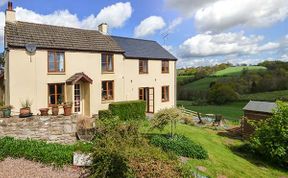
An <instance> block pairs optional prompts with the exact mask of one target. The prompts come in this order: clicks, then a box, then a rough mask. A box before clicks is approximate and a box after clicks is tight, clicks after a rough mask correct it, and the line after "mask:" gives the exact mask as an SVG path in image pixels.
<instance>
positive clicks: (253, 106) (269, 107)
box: [243, 101, 277, 113]
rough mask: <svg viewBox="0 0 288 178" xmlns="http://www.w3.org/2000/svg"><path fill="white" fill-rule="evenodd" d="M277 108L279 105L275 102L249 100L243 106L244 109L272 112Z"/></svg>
mask: <svg viewBox="0 0 288 178" xmlns="http://www.w3.org/2000/svg"><path fill="white" fill-rule="evenodd" d="M276 108H277V105H276V103H274V102H263V101H249V103H248V104H247V105H246V106H245V107H244V108H243V110H247V111H256V112H264V113H272V112H273V109H276Z"/></svg>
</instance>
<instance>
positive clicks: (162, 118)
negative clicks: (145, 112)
mask: <svg viewBox="0 0 288 178" xmlns="http://www.w3.org/2000/svg"><path fill="white" fill-rule="evenodd" d="M181 117H182V112H181V111H180V110H179V109H177V108H170V109H162V110H160V111H159V112H157V113H156V114H155V115H154V117H153V119H152V120H151V123H152V127H151V128H152V129H159V130H163V129H164V128H165V127H166V126H167V125H168V124H170V125H171V127H170V135H171V136H173V135H174V132H175V130H176V123H177V122H178V121H179V120H180V119H181Z"/></svg>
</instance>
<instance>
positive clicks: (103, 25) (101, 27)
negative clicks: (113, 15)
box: [98, 23, 108, 35]
mask: <svg viewBox="0 0 288 178" xmlns="http://www.w3.org/2000/svg"><path fill="white" fill-rule="evenodd" d="M98 31H99V32H100V33H102V34H103V35H108V24H107V23H101V24H100V25H99V26H98Z"/></svg>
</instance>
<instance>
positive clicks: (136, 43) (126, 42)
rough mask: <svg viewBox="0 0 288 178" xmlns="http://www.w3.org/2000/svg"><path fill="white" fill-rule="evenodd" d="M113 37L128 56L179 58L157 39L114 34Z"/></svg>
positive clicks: (132, 57)
mask: <svg viewBox="0 0 288 178" xmlns="http://www.w3.org/2000/svg"><path fill="white" fill-rule="evenodd" d="M112 38H113V39H114V40H115V41H116V42H117V43H118V44H119V46H120V47H121V48H122V49H124V51H125V53H124V55H125V57H126V58H131V59H138V58H142V59H163V60H177V58H176V57H175V56H173V55H172V54H170V53H169V52H168V51H167V50H166V49H164V48H163V47H162V46H161V45H160V44H158V43H157V42H156V41H151V40H142V39H135V38H127V37H119V36H112Z"/></svg>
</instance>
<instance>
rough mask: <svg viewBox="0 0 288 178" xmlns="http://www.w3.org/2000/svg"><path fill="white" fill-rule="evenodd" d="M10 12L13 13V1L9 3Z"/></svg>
mask: <svg viewBox="0 0 288 178" xmlns="http://www.w3.org/2000/svg"><path fill="white" fill-rule="evenodd" d="M7 10H8V11H13V4H12V2H11V1H9V2H8V9H7Z"/></svg>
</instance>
